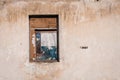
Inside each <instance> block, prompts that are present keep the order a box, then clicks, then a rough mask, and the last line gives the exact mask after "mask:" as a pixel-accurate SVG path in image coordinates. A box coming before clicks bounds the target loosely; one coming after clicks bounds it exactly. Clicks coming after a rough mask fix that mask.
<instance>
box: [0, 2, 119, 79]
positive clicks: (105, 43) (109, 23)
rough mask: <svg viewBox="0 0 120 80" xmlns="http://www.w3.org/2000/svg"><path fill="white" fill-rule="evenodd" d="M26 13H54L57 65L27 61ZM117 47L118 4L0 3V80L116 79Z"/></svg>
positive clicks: (27, 28)
mask: <svg viewBox="0 0 120 80" xmlns="http://www.w3.org/2000/svg"><path fill="white" fill-rule="evenodd" d="M31 14H39V15H40V14H59V26H60V33H59V34H60V62H59V63H58V62H55V63H30V62H29V18H28V15H31ZM82 46H88V49H81V48H80V47H82ZM119 47H120V0H99V1H97V0H0V80H120V69H119V68H120V63H119V61H120V53H119V52H120V49H119Z"/></svg>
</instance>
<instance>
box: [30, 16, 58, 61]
mask: <svg viewBox="0 0 120 80" xmlns="http://www.w3.org/2000/svg"><path fill="white" fill-rule="evenodd" d="M30 18H56V23H57V25H56V28H31V26H30ZM36 31H56V33H57V60H45V61H41V60H39V61H37V60H34V59H33V58H34V57H35V56H36V55H35V53H36V52H35V53H33V52H34V51H36V50H35V49H36V46H35V47H33V45H32V34H35V32H36ZM29 43H30V45H29V51H30V52H29V61H30V62H60V59H59V15H29ZM35 44H36V43H35ZM35 58H36V57H35Z"/></svg>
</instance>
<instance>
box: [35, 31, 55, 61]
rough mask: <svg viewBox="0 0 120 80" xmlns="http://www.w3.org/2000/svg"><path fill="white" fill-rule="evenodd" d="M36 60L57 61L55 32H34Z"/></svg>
mask: <svg viewBox="0 0 120 80" xmlns="http://www.w3.org/2000/svg"><path fill="white" fill-rule="evenodd" d="M36 53H37V60H57V33H56V31H37V32H36Z"/></svg>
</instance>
